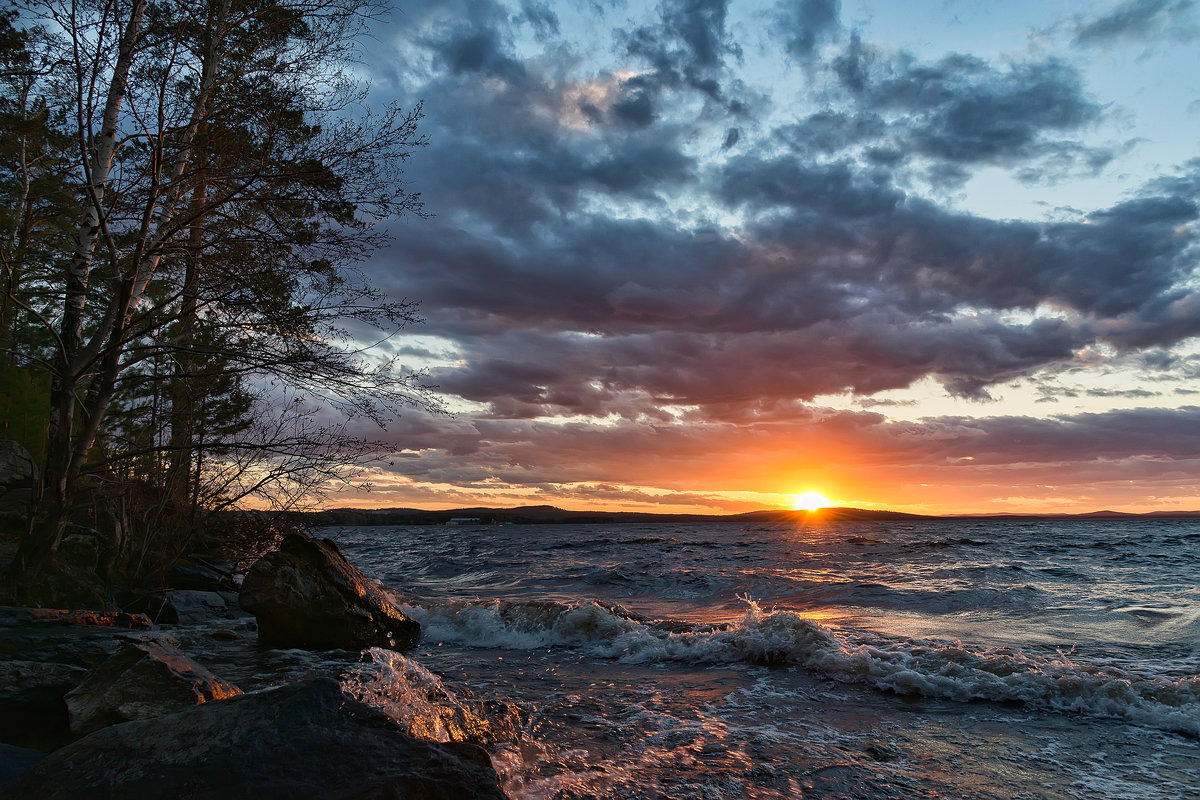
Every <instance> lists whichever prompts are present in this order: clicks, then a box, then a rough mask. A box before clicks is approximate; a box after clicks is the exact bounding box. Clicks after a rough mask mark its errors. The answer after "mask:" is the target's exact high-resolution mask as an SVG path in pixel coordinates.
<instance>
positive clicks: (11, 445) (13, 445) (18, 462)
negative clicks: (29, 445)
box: [0, 439, 37, 493]
mask: <svg viewBox="0 0 1200 800" xmlns="http://www.w3.org/2000/svg"><path fill="white" fill-rule="evenodd" d="M36 479H37V467H35V465H34V457H32V456H31V455H29V451H28V450H25V447H24V446H23V445H22V444H20V443H18V441H13V440H12V439H0V493H4V492H10V491H13V489H26V488H30V487H32V486H34V481H35V480H36Z"/></svg>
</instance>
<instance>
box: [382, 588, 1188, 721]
mask: <svg viewBox="0 0 1200 800" xmlns="http://www.w3.org/2000/svg"><path fill="white" fill-rule="evenodd" d="M746 602H747V606H748V607H747V609H746V611H745V613H744V614H743V616H742V617H741V619H739V620H737V621H736V622H732V623H721V624H708V625H695V624H689V623H681V622H672V621H663V620H654V619H650V618H647V617H644V616H641V615H638V614H635V613H633V612H630V611H629V610H627V609H624V608H622V607H620V606H616V605H613V606H605V605H600V604H598V603H595V602H588V603H555V602H539V603H517V602H503V601H452V602H449V603H445V604H436V605H428V606H426V605H405V606H404V611H405V612H406V613H408V614H410V615H411V616H412V617H413V618H414V619H416V620H418V621H419V622H420V623H421V625H422V626H423V630H424V637H425V640H426V641H427V642H434V641H436V642H449V643H453V644H460V645H466V646H472V647H494V648H505V649H517V650H526V649H534V648H546V647H569V648H577V649H579V650H582V651H583V652H585V653H587V654H588V655H590V656H593V657H597V658H611V659H616V660H619V661H621V662H626V663H635V664H665V663H670V662H685V663H689V664H731V663H755V664H768V665H795V666H800V667H804V668H806V669H809V670H812V671H814V672H817V673H819V674H821V675H824V676H826V677H828V678H830V679H833V680H837V681H839V682H843V683H858V684H865V685H869V686H872V687H875V688H877V689H881V690H885V691H891V692H895V693H897V694H901V695H920V696H923V697H930V698H940V699H948V700H955V701H971V700H984V701H995V702H1015V703H1019V704H1022V705H1024V706H1026V707H1029V708H1033V709H1049V710H1057V711H1065V712H1072V713H1079V714H1085V715H1090V716H1102V717H1112V718H1117V719H1123V720H1126V721H1128V722H1132V723H1135V724H1139V725H1146V726H1149V727H1155V728H1160V729H1163V730H1169V731H1175V732H1178V733H1183V734H1186V735H1188V736H1191V737H1195V738H1200V677H1197V676H1196V675H1195V674H1194V670H1190V671H1191V672H1192V673H1193V674H1188V675H1181V676H1173V675H1171V674H1167V673H1155V672H1152V671H1150V670H1148V669H1144V668H1140V667H1133V666H1128V665H1126V666H1122V665H1117V664H1101V663H1089V662H1085V661H1077V660H1073V659H1072V658H1071V657H1070V654H1063V653H1061V652H1060V653H1055V654H1054V655H1041V654H1036V653H1027V652H1024V651H1022V650H1015V649H1010V648H990V649H970V648H967V647H964V646H963V645H962V644H961V643H958V642H946V641H937V640H917V639H893V638H888V637H885V636H881V635H877V634H871V633H863V632H853V631H835V630H833V629H831V628H828V627H825V626H823V625H820V624H818V623H816V622H814V621H812V620H810V619H807V618H805V617H804V616H803V615H801V614H799V613H796V612H794V611H769V612H768V611H764V610H763V609H762V608H760V607H759V606H758V604H756V603H755V602H753V601H752V600H749V599H748V598H747V599H746Z"/></svg>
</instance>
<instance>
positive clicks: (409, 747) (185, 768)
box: [0, 678, 504, 800]
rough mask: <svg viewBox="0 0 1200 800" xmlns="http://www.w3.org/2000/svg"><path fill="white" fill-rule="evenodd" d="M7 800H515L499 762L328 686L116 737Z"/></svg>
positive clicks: (221, 705) (15, 789)
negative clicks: (503, 783)
mask: <svg viewBox="0 0 1200 800" xmlns="http://www.w3.org/2000/svg"><path fill="white" fill-rule="evenodd" d="M0 797H2V798H4V800H100V798H104V799H105V800H108V799H109V798H124V797H137V798H145V799H146V800H158V798H163V800H166V798H170V800H243V799H244V800H251V798H253V799H254V800H368V798H371V799H372V800H384V798H387V799H389V800H468V799H475V798H477V799H478V800H503V798H504V793H503V792H502V790H501V788H500V782H499V778H498V777H497V775H496V772H495V770H494V769H493V768H492V765H491V761H490V759H489V758H488V755H487V752H486V751H485V750H484V749H483V748H481V747H478V746H477V745H472V744H465V743H457V744H439V743H436V742H428V741H422V740H418V739H413V738H411V737H409V736H407V735H405V734H404V733H402V732H400V730H399V729H398V727H397V725H396V724H395V723H394V722H392V721H391V720H390V719H389V718H388V717H387V715H386V714H384V713H383V712H381V711H379V710H377V709H375V708H372V707H371V706H368V705H366V704H364V703H360V702H358V701H356V700H353V699H351V698H349V697H347V696H346V695H344V694H343V692H342V690H341V687H340V686H339V685H338V683H337V681H334V680H331V679H328V678H320V679H317V680H313V681H309V682H306V683H301V684H295V685H292V686H287V687H284V688H281V689H274V690H270V691H265V692H257V693H254V694H248V695H242V696H240V697H235V698H232V699H230V700H221V701H218V702H213V703H205V704H203V705H199V706H193V707H191V708H188V709H186V710H184V711H179V712H176V713H174V714H169V715H167V716H164V717H158V718H156V719H149V720H138V721H134V722H127V723H125V724H123V725H114V726H112V727H108V728H104V729H102V730H99V731H97V732H95V733H93V734H90V735H88V736H85V737H84V738H82V739H80V740H78V741H76V742H73V743H72V744H70V745H67V746H66V747H63V748H61V749H59V750H57V751H55V752H53V753H51V754H50V755H49V756H47V757H46V759H45V760H43V761H41V762H40V763H38V765H37V766H36V767H34V769H33V770H32V771H30V772H29V773H27V774H26V775H25V776H24V777H22V778H21V779H20V780H18V781H17V782H16V783H15V784H14V785H13V786H11V787H10V788H9V789H8V790H7V791H6V792H4V793H3V794H0Z"/></svg>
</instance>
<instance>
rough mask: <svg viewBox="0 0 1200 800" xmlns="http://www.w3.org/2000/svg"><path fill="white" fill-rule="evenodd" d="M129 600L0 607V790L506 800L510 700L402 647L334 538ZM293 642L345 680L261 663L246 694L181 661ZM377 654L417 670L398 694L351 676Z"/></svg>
mask: <svg viewBox="0 0 1200 800" xmlns="http://www.w3.org/2000/svg"><path fill="white" fill-rule="evenodd" d="M139 602H140V604H141V609H140V610H139V611H135V612H130V611H128V610H123V611H96V610H66V609H31V608H16V607H3V608H0V798H3V800H25V799H26V798H30V799H33V798H36V799H37V800H48V799H49V798H70V799H71V800H86V799H87V798H122V797H138V798H213V800H216V798H281V800H282V799H283V798H286V800H301V798H314V799H315V798H413V800H417V799H423V798H430V799H432V798H445V799H446V800H449V799H450V798H502V797H504V793H503V791H502V789H501V787H500V780H499V777H498V776H497V774H496V772H495V770H494V769H493V767H492V764H491V761H490V758H489V756H488V753H487V750H486V749H485V747H486V746H488V745H492V744H495V743H496V742H498V741H504V740H508V739H512V738H515V737H516V736H517V735H518V733H519V729H520V726H521V724H522V712H521V710H520V709H518V708H517V707H515V706H513V705H512V704H510V703H506V702H504V701H503V700H501V699H496V698H491V699H480V698H476V697H474V696H473V695H472V694H471V693H470V692H469V691H468V690H466V689H465V688H461V687H453V686H449V685H445V684H443V683H442V682H441V681H440V679H438V678H436V677H435V676H431V675H429V674H428V673H427V672H425V671H424V669H423V668H421V667H420V666H419V665H416V663H415V662H409V661H407V660H406V659H404V657H403V656H400V655H398V654H397V653H396V651H401V650H404V649H406V648H409V647H412V646H413V645H414V644H416V642H417V641H418V639H419V636H420V626H419V625H418V624H417V623H416V622H414V621H413V620H411V619H409V618H407V617H406V616H405V615H404V614H403V613H402V612H401V611H400V610H399V609H397V608H396V607H395V606H394V605H393V604H392V603H391V601H390V600H389V599H388V597H387V596H386V595H385V594H384V593H383V592H382V591H381V590H380V589H379V588H378V587H377V586H375V585H374V584H372V583H371V582H370V581H369V580H367V578H366V577H365V576H364V575H363V574H362V572H360V571H359V570H358V569H356V568H355V567H354V566H353V565H351V564H349V562H347V561H346V559H345V558H344V557H342V555H341V553H340V552H339V551H338V548H337V546H336V545H335V544H334V543H333V542H331V541H328V540H319V539H313V538H310V537H307V536H303V535H299V534H289V535H288V536H286V537H285V538H284V540H283V542H282V544H281V546H280V548H279V549H278V550H277V551H275V552H273V553H271V554H269V555H267V556H266V557H264V558H262V559H260V560H259V561H258V562H257V563H255V564H254V565H253V566H252V567H251V569H250V571H249V572H248V574H247V575H246V577H245V579H244V581H243V582H242V583H241V585H240V586H238V587H232V586H230V585H228V584H227V583H222V582H220V581H216V582H214V583H212V584H211V585H209V586H208V587H206V588H198V587H197V585H196V584H195V583H193V584H192V585H191V586H189V588H187V589H173V590H168V591H164V592H161V593H158V594H155V595H151V596H145V597H143V598H141V600H140V601H139ZM152 617H153V618H154V619H152ZM156 620H157V621H156ZM196 643H203V646H202V647H197V646H196ZM289 648H303V649H306V650H315V651H326V652H324V653H323V654H322V655H323V656H324V657H325V658H324V660H323V661H324V663H334V664H337V663H341V664H342V665H343V668H342V670H341V672H342V675H340V676H338V675H332V676H325V677H322V676H313V675H307V676H299V677H298V676H296V675H295V674H279V675H267V676H265V677H263V676H262V675H261V674H259V675H258V677H257V679H256V680H255V683H257V684H262V685H261V686H260V685H256V686H252V687H247V691H243V688H241V687H239V686H237V685H235V683H234V682H231V681H229V680H226V679H225V678H223V677H221V676H219V675H217V674H214V672H213V671H211V670H210V669H208V668H206V667H205V666H204V665H202V664H201V663H198V660H196V659H195V658H193V654H194V652H195V651H196V650H198V649H199V650H202V651H203V652H204V654H205V656H206V657H207V658H209V659H212V660H215V661H216V662H218V663H222V664H231V663H236V662H237V660H238V658H239V657H243V660H244V654H245V653H247V652H250V653H251V654H252V657H261V656H262V655H263V654H268V655H269V654H270V653H272V652H275V651H276V650H278V649H284V650H283V652H287V650H286V649H289ZM255 654H257V655H255ZM381 659H383V660H389V659H395V660H398V661H399V662H403V663H406V664H408V665H409V666H408V670H409V671H410V672H412V673H413V674H414V675H416V674H417V673H421V674H422V675H423V676H424V677H420V676H418V677H419V678H420V682H419V683H418V684H416V685H415V688H416V691H415V692H414V687H413V686H406V687H404V688H405V690H404V691H403V692H401V693H400V695H401V696H402V697H403V698H404V699H405V702H406V703H407V705H404V704H399V705H398V704H397V702H396V697H394V696H393V697H384V698H382V699H383V700H384V701H383V702H380V699H381V694H382V695H387V694H388V693H389V691H390V688H389V686H387V685H377V684H370V683H369V681H365V680H364V679H363V678H362V676H363V674H364V673H363V672H362V670H363V669H364V668H363V667H362V666H360V665H359V663H358V662H359V661H360V660H366V661H368V662H370V661H372V660H374V661H375V662H379V661H380V660H381ZM337 678H341V680H339V679H337Z"/></svg>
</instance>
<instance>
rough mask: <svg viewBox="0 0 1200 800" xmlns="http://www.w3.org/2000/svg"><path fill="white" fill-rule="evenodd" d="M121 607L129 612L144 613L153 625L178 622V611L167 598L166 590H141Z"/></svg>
mask: <svg viewBox="0 0 1200 800" xmlns="http://www.w3.org/2000/svg"><path fill="white" fill-rule="evenodd" d="M121 607H122V608H123V609H124V610H125V611H127V612H129V613H131V614H145V615H146V617H148V618H149V619H150V620H151V621H153V622H154V624H155V625H174V624H176V623H177V622H179V612H178V611H176V610H175V606H173V605H171V602H170V601H169V600H168V599H167V593H166V592H143V593H142V594H139V595H137V596H136V597H134V598H133V599H132V600H128V601H126V602H125V603H123V604H122V605H121Z"/></svg>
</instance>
